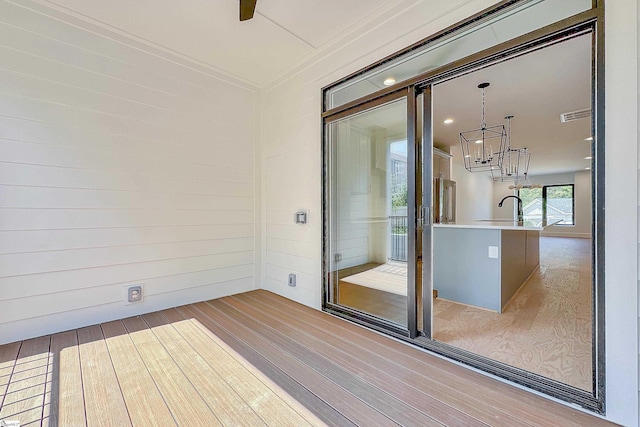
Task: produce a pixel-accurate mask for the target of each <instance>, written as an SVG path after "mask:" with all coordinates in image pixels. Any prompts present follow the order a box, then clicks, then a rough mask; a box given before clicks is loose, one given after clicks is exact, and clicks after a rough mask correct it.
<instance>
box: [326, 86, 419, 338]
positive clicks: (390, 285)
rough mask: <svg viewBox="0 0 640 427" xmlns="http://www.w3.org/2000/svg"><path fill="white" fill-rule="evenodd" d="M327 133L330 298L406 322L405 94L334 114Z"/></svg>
mask: <svg viewBox="0 0 640 427" xmlns="http://www.w3.org/2000/svg"><path fill="white" fill-rule="evenodd" d="M326 135H327V138H328V141H329V144H328V149H329V161H328V172H329V177H328V179H329V182H330V185H329V194H328V196H329V197H328V202H329V205H330V206H329V212H330V215H329V222H328V226H329V229H330V230H329V236H330V237H329V242H328V243H329V244H328V251H327V254H326V256H327V257H328V260H327V265H329V282H330V283H329V284H330V286H329V302H330V303H333V304H339V305H340V306H343V307H346V308H349V309H353V310H356V311H358V312H362V313H366V314H367V315H372V316H375V317H377V318H381V319H384V320H385V321H388V322H392V323H394V324H398V325H401V326H402V327H403V329H407V326H408V320H407V319H408V316H407V313H408V308H407V307H408V298H407V295H408V294H410V295H412V294H413V292H408V291H409V285H410V283H411V284H413V283H414V280H409V279H408V277H410V274H411V273H408V272H410V271H412V270H411V266H413V265H415V264H413V263H414V262H415V256H414V255H413V254H412V250H411V247H410V245H409V234H410V233H411V232H414V231H415V225H412V224H411V219H412V218H413V217H412V216H411V215H409V209H411V206H409V205H410V203H409V201H410V200H411V199H412V198H410V197H408V195H409V191H410V190H411V191H413V188H414V185H413V184H410V182H409V177H410V176H412V174H411V173H408V172H409V168H411V167H412V165H411V161H410V160H409V159H410V158H411V156H410V149H412V147H410V146H409V144H408V143H407V100H406V98H404V97H403V98H400V99H397V100H395V101H392V102H389V103H386V104H384V105H381V106H377V107H374V108H371V109H368V110H366V111H364V112H360V113H356V114H354V115H351V116H348V117H345V118H341V119H338V120H335V121H332V122H330V123H329V124H327V128H326ZM411 145H412V146H413V143H412V144H411ZM413 271H415V270H413Z"/></svg>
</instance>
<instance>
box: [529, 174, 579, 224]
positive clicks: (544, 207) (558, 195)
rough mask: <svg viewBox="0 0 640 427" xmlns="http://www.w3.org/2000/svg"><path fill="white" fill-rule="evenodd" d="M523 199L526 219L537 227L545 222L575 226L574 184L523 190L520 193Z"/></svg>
mask: <svg viewBox="0 0 640 427" xmlns="http://www.w3.org/2000/svg"><path fill="white" fill-rule="evenodd" d="M518 196H519V197H520V198H521V199H522V211H523V214H524V219H525V220H527V221H531V222H533V223H534V224H536V225H538V226H539V225H540V224H542V222H543V221H546V222H547V223H548V222H556V221H558V220H560V222H559V223H558V224H557V225H574V224H575V221H574V218H575V214H574V206H575V198H574V191H573V184H562V185H545V186H543V187H542V188H522V189H520V190H519V191H518Z"/></svg>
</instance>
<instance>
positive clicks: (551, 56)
mask: <svg viewBox="0 0 640 427" xmlns="http://www.w3.org/2000/svg"><path fill="white" fill-rule="evenodd" d="M482 82H488V83H490V84H491V85H490V86H489V87H488V88H487V89H486V90H485V93H486V109H485V110H486V122H487V125H488V126H492V125H498V124H505V125H506V123H507V121H506V120H505V119H504V117H505V116H507V115H513V116H514V118H513V119H512V121H511V128H512V132H511V145H512V146H513V147H517V148H524V147H526V148H529V151H530V152H531V165H530V171H529V172H530V175H539V174H550V173H562V172H574V171H579V170H584V169H585V167H588V166H590V164H591V161H590V160H585V157H588V156H590V153H591V143H590V142H588V141H585V138H588V137H590V136H591V120H590V119H589V118H585V119H579V120H576V121H572V122H568V123H561V122H560V114H561V113H567V112H572V111H577V110H583V109H587V108H590V107H591V35H584V36H580V37H578V38H574V39H571V40H568V41H565V42H562V43H558V44H556V45H553V46H551V47H547V48H544V49H541V50H538V51H536V52H533V53H530V54H527V55H523V56H521V57H519V58H515V59H512V60H509V61H505V62H502V63H499V64H497V65H494V66H491V67H487V68H485V69H483V70H480V71H476V72H474V73H470V74H467V75H464V76H462V77H458V78H456V79H453V80H450V81H447V82H445V83H442V84H439V85H436V86H434V88H433V105H434V108H433V121H434V145H436V146H440V147H442V146H452V147H454V148H455V149H456V151H455V152H456V153H459V149H458V147H459V146H460V139H459V133H460V132H461V131H468V130H472V129H477V128H479V127H480V123H481V112H482V108H481V102H482V92H481V90H480V89H478V84H480V83H482ZM446 118H452V119H454V122H453V123H452V124H449V125H445V124H444V123H443V122H444V120H445V119H446Z"/></svg>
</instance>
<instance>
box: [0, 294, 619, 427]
mask: <svg viewBox="0 0 640 427" xmlns="http://www.w3.org/2000/svg"><path fill="white" fill-rule="evenodd" d="M2 419H15V420H19V421H20V422H21V425H22V426H26V425H29V426H36V425H47V426H55V425H59V426H84V425H117V426H125V425H142V426H148V425H162V426H166V425H184V426H199V425H202V426H205V425H206V426H211V425H243V426H254V425H256V426H257V425H269V426H272V425H274V426H275V425H278V426H280V425H283V426H284V425H289V426H301V425H323V423H326V424H327V425H333V426H350V425H351V426H355V425H362V426H386V425H406V426H441V425H451V426H486V425H495V426H525V425H526V426H549V425H563V426H592V425H593V426H597V425H610V424H609V423H608V422H606V421H604V420H602V419H600V418H597V417H594V416H591V415H589V414H586V413H584V412H581V411H578V410H576V409H573V408H570V407H568V406H564V405H561V404H558V403H555V402H553V401H551V400H548V399H545V398H542V397H540V396H537V395H535V394H532V393H530V392H527V391H525V390H522V389H519V388H516V387H513V386H511V385H509V384H506V383H504V382H501V381H498V380H494V379H492V378H490V377H487V376H485V375H482V374H480V373H477V372H473V371H470V370H468V369H466V368H464V367H461V366H458V365H455V364H453V363H450V362H448V361H446V360H443V359H441V358H439V357H436V356H432V355H430V354H428V353H427V352H425V351H422V350H420V349H418V348H415V347H412V346H410V345H407V344H405V343H402V342H399V341H397V340H393V339H390V338H388V337H385V336H383V335H381V334H378V333H375V332H372V331H370V330H367V329H364V328H362V327H360V326H357V325H354V324H351V323H349V322H346V321H344V320H342V319H338V318H336V317H333V316H330V315H328V314H326V313H323V312H320V311H317V310H314V309H311V308H308V307H305V306H302V305H300V304H297V303H295V302H292V301H290V300H287V299H285V298H282V297H279V296H277V295H275V294H272V293H270V292H267V291H262V290H257V291H251V292H248V293H244V294H240V295H235V296H230V297H225V298H221V299H218V300H213V301H208V302H203V303H198V304H193V305H188V306H183V307H178V308H175V309H170V310H164V311H162V312H159V313H151V314H148V315H144V316H140V317H134V318H128V319H124V320H122V321H114V322H109V323H105V324H102V325H96V326H92V327H88V328H81V329H78V330H73V331H69V332H64V333H60V334H55V335H52V336H45V337H40V338H35V339H30V340H26V341H23V342H17V343H12V344H7V345H3V346H0V420H2Z"/></svg>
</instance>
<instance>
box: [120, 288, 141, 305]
mask: <svg viewBox="0 0 640 427" xmlns="http://www.w3.org/2000/svg"><path fill="white" fill-rule="evenodd" d="M143 290H144V285H142V284H138V285H129V286H125V287H124V303H125V304H134V303H138V302H142V300H143V298H144V294H143Z"/></svg>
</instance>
